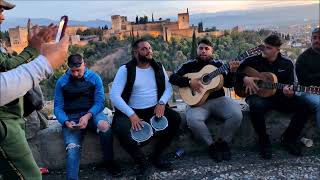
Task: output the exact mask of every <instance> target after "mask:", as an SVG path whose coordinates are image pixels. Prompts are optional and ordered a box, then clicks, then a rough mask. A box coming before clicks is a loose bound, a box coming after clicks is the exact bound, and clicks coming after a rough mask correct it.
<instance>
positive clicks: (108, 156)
mask: <svg viewBox="0 0 320 180" xmlns="http://www.w3.org/2000/svg"><path fill="white" fill-rule="evenodd" d="M85 114H86V113H77V114H68V117H69V121H74V122H75V123H79V119H80V118H81V117H82V116H83V115H85ZM99 121H108V122H110V121H109V120H108V116H106V115H105V114H103V113H102V112H101V113H99V114H98V115H96V116H94V117H93V119H91V120H90V121H89V122H88V125H87V128H86V129H82V130H71V129H69V128H68V127H66V126H63V127H62V131H63V137H64V143H65V147H66V151H67V157H66V163H67V164H66V168H67V179H68V180H76V179H78V173H79V166H80V157H81V145H82V140H83V137H84V135H85V133H86V131H87V129H90V130H93V131H94V132H97V125H98V123H99ZM109 124H110V123H109ZM98 134H99V136H100V143H101V146H102V152H103V160H104V162H105V163H109V162H111V161H112V160H113V137H112V132H111V124H110V129H109V130H108V131H106V132H101V131H99V132H98Z"/></svg>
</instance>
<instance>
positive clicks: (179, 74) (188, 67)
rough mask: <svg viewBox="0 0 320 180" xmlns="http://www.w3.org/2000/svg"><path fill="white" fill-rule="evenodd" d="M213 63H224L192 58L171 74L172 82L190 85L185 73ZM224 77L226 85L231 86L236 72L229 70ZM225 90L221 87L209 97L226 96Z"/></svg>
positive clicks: (181, 85)
mask: <svg viewBox="0 0 320 180" xmlns="http://www.w3.org/2000/svg"><path fill="white" fill-rule="evenodd" d="M208 64H211V65H214V66H215V67H217V68H219V67H221V66H222V65H223V63H222V62H221V61H217V60H211V61H208V62H205V61H201V60H190V61H188V62H186V63H184V64H182V65H181V66H180V67H179V68H178V69H177V70H176V71H175V72H174V73H173V74H172V75H171V76H170V79H169V81H170V83H171V84H173V85H176V86H179V87H188V86H189V79H188V78H187V77H183V75H185V74H187V73H194V72H199V71H200V70H201V69H202V68H203V67H204V66H206V65H208ZM223 77H224V87H227V88H231V87H233V86H234V84H235V80H236V79H235V73H231V72H229V73H228V74H227V75H226V74H223ZM224 95H225V93H224V90H223V88H221V89H220V90H218V91H215V92H212V93H211V94H210V95H209V97H208V99H214V98H218V97H221V96H224Z"/></svg>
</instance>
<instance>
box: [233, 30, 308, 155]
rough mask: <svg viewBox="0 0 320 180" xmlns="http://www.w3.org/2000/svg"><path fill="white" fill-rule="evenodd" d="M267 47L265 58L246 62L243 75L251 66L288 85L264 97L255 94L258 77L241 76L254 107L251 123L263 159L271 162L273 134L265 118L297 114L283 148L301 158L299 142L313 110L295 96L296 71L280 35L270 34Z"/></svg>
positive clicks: (249, 100)
mask: <svg viewBox="0 0 320 180" xmlns="http://www.w3.org/2000/svg"><path fill="white" fill-rule="evenodd" d="M264 44H265V48H264V50H263V52H262V55H257V56H253V57H251V58H248V59H246V60H245V61H244V62H243V63H242V64H241V65H240V67H239V71H240V72H241V71H242V70H243V69H244V68H245V67H251V68H254V69H255V70H257V71H259V72H271V73H274V74H275V75H276V76H277V78H278V82H279V83H284V84H288V85H287V86H285V87H284V88H283V89H282V90H277V92H276V94H275V95H274V96H272V97H267V98H264V97H260V96H258V95H255V93H256V92H257V91H258V90H259V88H258V87H257V85H256V84H255V81H254V80H256V79H257V78H255V77H248V76H242V75H239V76H238V78H239V81H243V83H244V85H245V86H246V91H249V92H250V94H251V95H250V96H248V97H247V98H246V101H247V103H248V104H249V106H250V115H251V122H252V125H253V128H254V130H255V132H256V133H257V134H258V137H259V145H260V153H261V156H262V158H264V159H271V158H272V151H271V143H270V140H269V135H268V134H267V132H266V124H265V118H264V115H265V113H266V112H267V111H268V110H271V109H276V110H280V111H289V112H294V116H293V117H292V119H291V121H290V124H289V127H288V128H287V129H286V131H285V132H284V133H283V135H282V137H281V143H282V145H283V146H284V147H285V148H286V150H288V152H289V153H290V154H293V155H296V156H299V155H301V146H300V145H299V143H298V141H297V139H298V137H299V135H300V132H301V130H302V129H303V127H304V124H305V123H306V121H307V118H306V116H307V115H308V113H309V108H308V106H307V104H306V103H305V102H304V101H301V100H300V99H299V98H297V96H295V93H294V91H293V90H292V86H291V85H292V84H293V82H294V68H293V63H292V61H291V60H290V59H287V58H285V57H283V56H282V55H281V53H280V46H281V44H282V43H281V40H280V38H279V37H278V36H276V35H270V36H268V37H267V38H266V39H265V40H264Z"/></svg>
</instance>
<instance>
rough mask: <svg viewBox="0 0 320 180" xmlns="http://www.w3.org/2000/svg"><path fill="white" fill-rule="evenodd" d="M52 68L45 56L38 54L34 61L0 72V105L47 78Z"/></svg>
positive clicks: (21, 94) (19, 95)
mask: <svg viewBox="0 0 320 180" xmlns="http://www.w3.org/2000/svg"><path fill="white" fill-rule="evenodd" d="M52 73H53V69H52V67H51V65H50V64H49V62H48V61H47V59H46V57H44V56H42V55H39V56H38V57H37V58H36V59H35V60H34V61H32V62H30V63H27V64H23V65H21V66H19V67H17V68H15V69H12V70H10V71H7V72H1V73H0V106H3V105H5V104H7V103H9V102H11V101H13V100H15V99H16V98H19V97H21V96H23V95H25V94H26V93H27V91H28V90H30V89H31V88H33V87H34V86H36V85H37V84H39V83H40V81H42V80H44V79H46V78H48V77H49V76H50V75H51V74H52Z"/></svg>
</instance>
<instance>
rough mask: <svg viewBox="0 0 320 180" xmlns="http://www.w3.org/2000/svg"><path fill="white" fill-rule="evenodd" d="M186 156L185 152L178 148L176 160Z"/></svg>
mask: <svg viewBox="0 0 320 180" xmlns="http://www.w3.org/2000/svg"><path fill="white" fill-rule="evenodd" d="M184 155H185V151H184V149H182V148H178V149H177V150H176V153H175V158H177V159H178V158H182V157H183V156H184Z"/></svg>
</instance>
